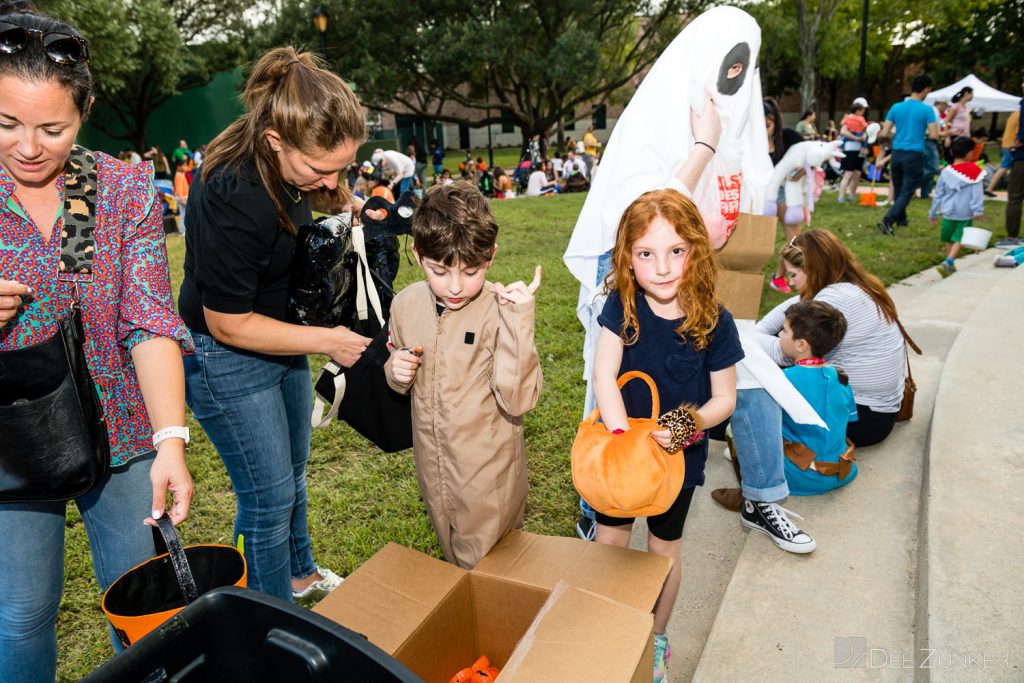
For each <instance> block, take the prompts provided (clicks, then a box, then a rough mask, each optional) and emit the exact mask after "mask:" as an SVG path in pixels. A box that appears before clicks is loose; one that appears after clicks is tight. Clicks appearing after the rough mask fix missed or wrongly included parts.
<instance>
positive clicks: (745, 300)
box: [715, 270, 764, 320]
mask: <svg viewBox="0 0 1024 683" xmlns="http://www.w3.org/2000/svg"><path fill="white" fill-rule="evenodd" d="M763 290H764V275H762V274H761V273H737V272H735V271H731V270H719V271H718V279H717V280H716V281H715V295H716V296H717V297H718V300H719V301H720V302H722V305H723V306H725V307H726V308H727V309H729V312H730V313H732V316H733V317H734V318H736V319H737V320H757V314H758V312H759V311H760V309H761V292H762V291H763Z"/></svg>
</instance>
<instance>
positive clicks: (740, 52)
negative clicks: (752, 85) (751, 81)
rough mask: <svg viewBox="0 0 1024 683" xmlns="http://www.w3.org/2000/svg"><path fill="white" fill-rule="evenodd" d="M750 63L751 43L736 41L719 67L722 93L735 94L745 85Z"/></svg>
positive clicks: (719, 82) (719, 85)
mask: <svg viewBox="0 0 1024 683" xmlns="http://www.w3.org/2000/svg"><path fill="white" fill-rule="evenodd" d="M749 65H750V45H748V44H747V43H736V45H734V46H733V48H732V49H731V50H729V52H728V53H727V54H726V55H725V58H724V59H723V60H722V66H721V67H719V69H718V92H719V93H721V94H722V95H735V94H736V93H738V92H739V90H740V88H741V87H742V86H743V81H744V80H746V77H747V71H748V69H747V67H748V66H749Z"/></svg>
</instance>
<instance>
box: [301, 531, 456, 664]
mask: <svg viewBox="0 0 1024 683" xmlns="http://www.w3.org/2000/svg"><path fill="white" fill-rule="evenodd" d="M464 578H466V572H465V570H463V569H459V568H458V567H456V566H454V565H451V564H448V563H447V562H442V561H441V560H437V559H435V558H433V557H429V556H427V555H424V554H423V553H420V552H416V551H415V550H410V549H408V548H404V547H402V546H400V545H398V544H397V543H388V544H387V545H386V546H384V547H383V548H381V549H380V551H378V552H377V553H376V554H375V555H374V556H373V557H371V558H370V559H369V560H367V561H366V563H365V564H363V565H362V566H361V567H359V569H357V570H355V571H354V572H352V574H351V575H349V576H348V577H347V578H346V579H345V581H344V582H343V583H342V584H341V585H340V586H338V587H337V588H335V589H334V590H333V591H332V592H331V593H330V594H329V595H328V596H327V597H325V598H324V599H323V600H321V601H320V603H319V604H318V605H317V606H316V607H315V608H314V609H313V611H314V612H318V613H319V614H322V615H323V616H325V617H327V618H328V619H331V620H332V621H336V622H338V623H339V624H341V625H342V626H345V627H346V628H349V629H351V630H353V631H355V632H357V633H361V634H363V635H365V636H366V637H367V638H369V639H370V642H372V643H373V644H374V645H376V646H377V647H379V648H380V649H382V650H384V651H385V652H387V653H388V654H394V653H395V652H396V651H397V650H398V648H399V647H401V646H402V644H403V643H404V642H405V641H406V639H408V637H409V636H410V635H411V634H412V633H413V632H414V631H415V630H416V629H417V628H418V627H419V625H420V624H421V623H422V622H423V621H424V620H425V619H426V618H427V616H428V615H429V614H430V613H431V612H432V611H433V610H434V609H435V608H436V607H437V605H438V604H439V603H440V602H441V601H442V600H443V599H444V598H445V596H447V595H448V594H449V593H450V592H451V590H452V589H453V588H454V587H455V585H456V584H458V583H459V581H461V580H462V579H464ZM382 605H387V609H381V606H382Z"/></svg>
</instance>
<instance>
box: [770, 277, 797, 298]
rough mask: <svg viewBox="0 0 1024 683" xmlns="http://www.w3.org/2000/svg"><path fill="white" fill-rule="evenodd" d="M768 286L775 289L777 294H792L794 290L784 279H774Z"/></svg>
mask: <svg viewBox="0 0 1024 683" xmlns="http://www.w3.org/2000/svg"><path fill="white" fill-rule="evenodd" d="M768 286H769V287H771V288H772V289H774V290H775V291H776V292H782V293H783V294H792V293H793V290H792V289H791V288H790V286H789V283H788V282H786V278H784V277H781V276H780V277H774V278H772V281H771V282H769V283H768Z"/></svg>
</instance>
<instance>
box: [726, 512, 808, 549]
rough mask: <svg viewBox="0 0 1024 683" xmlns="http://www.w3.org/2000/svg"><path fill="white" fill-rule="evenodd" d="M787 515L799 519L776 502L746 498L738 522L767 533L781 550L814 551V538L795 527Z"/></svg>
mask: <svg viewBox="0 0 1024 683" xmlns="http://www.w3.org/2000/svg"><path fill="white" fill-rule="evenodd" d="M787 515H793V516H794V517H796V518H797V519H801V517H800V515H798V514H796V513H795V512H790V511H789V510H787V509H786V508H784V507H782V506H781V505H779V504H778V503H760V502H756V501H752V500H748V501H746V502H745V503H744V504H743V511H742V512H740V522H742V524H743V526H745V527H747V528H748V529H754V530H755V531H760V532H761V533H763V534H768V536H769V538H771V539H772V541H773V542H774V543H775V545H777V546H779V547H780V548H782V549H783V550H786V551H788V552H791V553H798V554H803V553H810V552H814V549H815V548H816V547H817V544H816V543H815V542H814V539H813V538H811V537H810V536H808V535H807V534H805V533H804V532H803V531H801V530H800V529H798V528H796V526H794V525H793V523H792V522H791V521H789V517H788V516H787Z"/></svg>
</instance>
